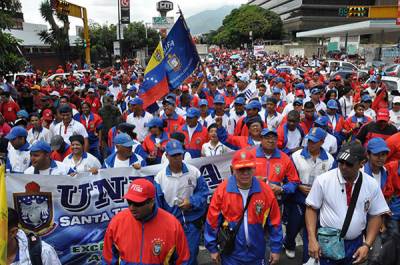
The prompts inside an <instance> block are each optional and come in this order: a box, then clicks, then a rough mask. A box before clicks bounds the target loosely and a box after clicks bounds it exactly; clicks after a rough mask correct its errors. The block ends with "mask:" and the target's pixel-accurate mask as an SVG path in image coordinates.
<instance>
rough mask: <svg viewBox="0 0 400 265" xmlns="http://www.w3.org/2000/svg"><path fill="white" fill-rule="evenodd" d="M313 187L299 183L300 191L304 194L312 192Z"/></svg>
mask: <svg viewBox="0 0 400 265" xmlns="http://www.w3.org/2000/svg"><path fill="white" fill-rule="evenodd" d="M310 190H311V187H309V186H307V185H301V184H300V185H299V191H301V192H302V193H303V194H304V195H306V196H307V195H308V193H310Z"/></svg>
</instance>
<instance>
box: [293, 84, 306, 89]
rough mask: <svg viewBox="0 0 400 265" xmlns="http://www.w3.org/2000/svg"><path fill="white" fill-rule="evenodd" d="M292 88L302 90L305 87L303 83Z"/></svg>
mask: <svg viewBox="0 0 400 265" xmlns="http://www.w3.org/2000/svg"><path fill="white" fill-rule="evenodd" d="M294 88H296V89H302V90H304V89H305V88H306V87H305V85H304V83H298V84H296V85H294Z"/></svg>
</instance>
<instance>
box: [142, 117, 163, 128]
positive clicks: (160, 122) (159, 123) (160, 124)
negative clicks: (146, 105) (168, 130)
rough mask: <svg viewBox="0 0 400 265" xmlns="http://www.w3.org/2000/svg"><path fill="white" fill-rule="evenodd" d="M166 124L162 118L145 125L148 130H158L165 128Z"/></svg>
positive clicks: (154, 119) (153, 119)
mask: <svg viewBox="0 0 400 265" xmlns="http://www.w3.org/2000/svg"><path fill="white" fill-rule="evenodd" d="M163 125H164V122H163V120H162V119H160V118H152V119H151V120H150V121H149V122H148V123H146V124H145V127H148V128H153V127H158V128H162V127H164V126H163Z"/></svg>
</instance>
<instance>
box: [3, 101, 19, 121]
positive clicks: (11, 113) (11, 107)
mask: <svg viewBox="0 0 400 265" xmlns="http://www.w3.org/2000/svg"><path fill="white" fill-rule="evenodd" d="M0 109H1V113H3V116H4V119H5V120H6V122H14V121H15V120H16V119H17V112H18V111H19V106H18V104H17V103H15V102H14V101H11V100H10V101H8V102H4V103H2V104H1V108H0Z"/></svg>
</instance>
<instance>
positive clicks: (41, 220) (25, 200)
mask: <svg viewBox="0 0 400 265" xmlns="http://www.w3.org/2000/svg"><path fill="white" fill-rule="evenodd" d="M13 198H14V208H15V210H16V211H17V212H18V215H19V222H20V225H21V227H22V229H24V230H27V231H32V232H35V233H36V234H38V235H44V234H47V233H49V232H50V231H51V230H53V229H54V228H55V225H54V224H53V202H52V196H51V192H41V191H40V186H39V185H38V184H37V183H35V182H30V183H28V184H27V185H26V186H25V192H17V193H13Z"/></svg>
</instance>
